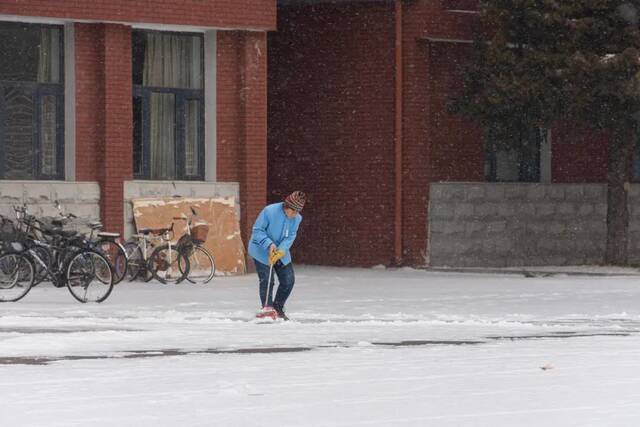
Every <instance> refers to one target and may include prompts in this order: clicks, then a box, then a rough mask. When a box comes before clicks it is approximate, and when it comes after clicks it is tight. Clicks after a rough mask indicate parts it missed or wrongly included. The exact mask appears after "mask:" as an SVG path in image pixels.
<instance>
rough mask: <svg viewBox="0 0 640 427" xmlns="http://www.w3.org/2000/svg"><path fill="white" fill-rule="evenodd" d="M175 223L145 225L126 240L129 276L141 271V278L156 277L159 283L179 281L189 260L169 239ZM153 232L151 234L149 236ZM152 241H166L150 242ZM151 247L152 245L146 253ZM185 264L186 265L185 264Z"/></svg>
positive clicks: (131, 277) (185, 275)
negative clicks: (156, 226)
mask: <svg viewBox="0 0 640 427" xmlns="http://www.w3.org/2000/svg"><path fill="white" fill-rule="evenodd" d="M173 227H174V224H173V223H171V226H169V227H167V228H159V229H151V228H144V229H141V230H139V232H138V234H136V235H134V236H133V240H130V241H128V242H127V243H125V245H124V246H125V250H126V251H127V255H128V257H129V268H128V271H127V272H128V275H129V280H135V279H136V278H137V277H138V276H140V275H142V274H144V280H145V281H149V280H151V279H152V278H155V279H156V280H158V281H159V282H161V283H180V282H182V281H183V280H184V279H185V278H186V277H187V275H188V273H189V265H190V264H189V260H188V259H187V258H186V257H185V255H183V254H182V253H180V252H179V251H177V250H176V248H175V245H174V244H173V243H172V242H171V239H172V237H173V234H174V233H173ZM151 235H154V236H151ZM154 241H164V242H166V243H164V244H161V245H159V246H153V245H152V242H154ZM150 248H153V250H152V251H151V254H150V255H148V251H149V250H150ZM185 266H186V268H185Z"/></svg>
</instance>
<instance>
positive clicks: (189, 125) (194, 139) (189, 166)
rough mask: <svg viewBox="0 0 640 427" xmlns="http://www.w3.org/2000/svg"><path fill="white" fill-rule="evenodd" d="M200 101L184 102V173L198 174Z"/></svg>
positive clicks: (189, 174)
mask: <svg viewBox="0 0 640 427" xmlns="http://www.w3.org/2000/svg"><path fill="white" fill-rule="evenodd" d="M199 123H200V101H197V100H190V101H187V103H186V104H185V129H184V130H185V135H184V139H185V141H184V146H185V162H184V163H185V164H184V168H185V174H186V175H188V176H195V175H197V174H198V169H199V168H198V154H199V153H198V141H199V140H200V127H199Z"/></svg>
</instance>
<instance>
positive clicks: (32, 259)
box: [0, 202, 215, 302]
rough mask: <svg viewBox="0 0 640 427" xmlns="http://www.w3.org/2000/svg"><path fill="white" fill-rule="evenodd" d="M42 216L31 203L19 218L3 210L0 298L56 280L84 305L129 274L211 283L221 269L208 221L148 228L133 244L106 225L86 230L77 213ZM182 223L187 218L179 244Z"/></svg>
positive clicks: (7, 298)
mask: <svg viewBox="0 0 640 427" xmlns="http://www.w3.org/2000/svg"><path fill="white" fill-rule="evenodd" d="M56 206H57V207H58V210H59V216H56V217H36V216H35V215H32V214H30V213H29V210H28V207H27V206H26V205H22V206H15V207H14V212H15V219H10V218H7V217H5V216H2V215H0V302H2V301H18V300H20V299H21V298H23V297H24V296H25V295H27V293H28V292H29V290H30V289H31V288H32V287H33V286H35V285H37V284H39V283H41V282H43V281H50V282H51V283H52V284H53V285H54V286H56V287H65V286H66V287H67V288H68V289H69V291H70V292H71V294H72V295H73V296H74V298H76V299H77V300H78V301H80V302H102V301H104V300H105V299H107V298H108V296H109V295H110V294H111V291H112V289H113V285H114V284H117V283H119V282H121V281H122V280H123V279H124V278H128V279H129V280H136V279H138V278H141V279H143V280H146V281H149V280H151V279H154V278H155V279H157V280H158V281H160V282H162V283H180V282H182V281H184V280H187V281H189V282H192V283H208V282H209V281H210V280H211V279H212V278H213V276H214V274H215V262H214V259H213V256H212V255H211V254H210V253H209V251H207V249H206V248H204V247H203V244H204V242H205V241H206V238H207V234H208V229H209V228H208V225H207V224H204V223H197V224H194V217H196V216H197V212H196V211H195V210H194V209H193V208H192V209H191V213H192V215H191V216H190V217H187V216H182V217H175V218H173V219H174V222H172V223H171V224H170V225H169V226H168V227H166V228H160V229H141V230H139V232H138V234H134V235H133V236H132V239H131V240H129V241H127V242H126V243H124V244H123V243H121V242H120V234H119V233H110V232H105V231H102V228H103V226H102V224H101V223H100V222H89V223H88V224H86V226H87V227H88V230H89V231H88V232H87V233H85V234H83V233H80V232H78V231H77V230H75V229H70V228H69V227H71V226H74V225H75V226H76V228H77V222H78V220H79V219H78V218H77V216H76V215H74V214H72V213H69V214H65V213H63V212H62V209H61V207H60V205H59V204H58V203H57V202H56ZM175 221H179V222H184V223H185V234H184V235H182V237H180V239H179V240H178V241H177V242H175V243H174V242H173V239H174V237H175V232H174V229H175Z"/></svg>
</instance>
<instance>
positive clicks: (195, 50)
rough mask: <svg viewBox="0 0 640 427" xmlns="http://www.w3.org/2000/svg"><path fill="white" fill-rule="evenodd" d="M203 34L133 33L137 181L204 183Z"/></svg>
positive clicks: (134, 136) (134, 152)
mask: <svg viewBox="0 0 640 427" xmlns="http://www.w3.org/2000/svg"><path fill="white" fill-rule="evenodd" d="M203 44H204V41H203V36H202V35H200V34H186V33H169V32H159V31H134V32H133V44H132V52H133V87H134V96H133V140H134V149H133V170H134V174H135V176H136V178H139V179H152V180H174V179H184V180H202V179H204V61H203V56H204V49H203Z"/></svg>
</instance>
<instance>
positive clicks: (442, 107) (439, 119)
mask: <svg viewBox="0 0 640 427" xmlns="http://www.w3.org/2000/svg"><path fill="white" fill-rule="evenodd" d="M427 49H428V54H427V55H428V59H427V60H428V61H429V64H430V65H431V66H430V73H429V78H428V88H429V89H428V93H430V94H431V96H429V104H430V107H429V111H430V114H429V133H430V144H431V177H430V181H431V182H439V181H484V148H483V146H484V141H483V135H482V132H481V129H479V128H478V127H476V126H474V125H473V124H472V123H470V122H469V120H468V119H465V118H463V117H461V116H459V115H453V114H451V113H449V112H448V106H449V103H450V101H451V97H453V96H455V95H456V94H458V93H459V91H460V89H461V88H462V81H463V73H464V66H463V64H464V63H465V60H466V57H467V55H468V52H469V49H471V47H470V46H469V45H466V44H459V43H429V45H428V48H427Z"/></svg>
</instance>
